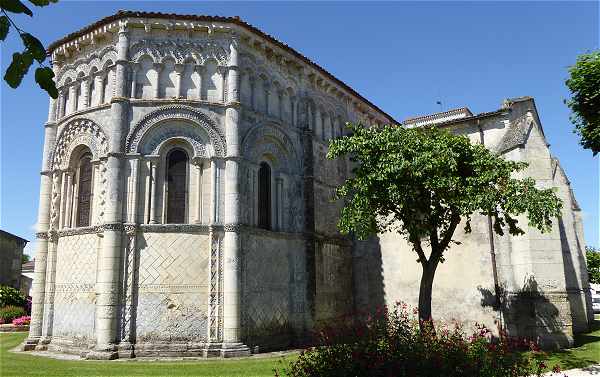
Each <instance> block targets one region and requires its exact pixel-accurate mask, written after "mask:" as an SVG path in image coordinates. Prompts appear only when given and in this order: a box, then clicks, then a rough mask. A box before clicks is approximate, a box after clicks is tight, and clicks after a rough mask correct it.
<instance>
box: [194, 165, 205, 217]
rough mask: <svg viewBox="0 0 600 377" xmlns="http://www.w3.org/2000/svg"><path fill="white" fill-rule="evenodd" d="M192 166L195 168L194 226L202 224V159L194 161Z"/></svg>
mask: <svg viewBox="0 0 600 377" xmlns="http://www.w3.org/2000/svg"><path fill="white" fill-rule="evenodd" d="M193 163H194V165H195V166H196V169H197V170H198V171H197V173H196V174H197V176H196V198H197V199H196V200H197V202H196V221H195V223H196V224H202V178H203V177H202V175H203V173H204V163H203V160H202V159H199V158H197V159H194V161H193Z"/></svg>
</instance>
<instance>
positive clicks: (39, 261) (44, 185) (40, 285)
mask: <svg viewBox="0 0 600 377" xmlns="http://www.w3.org/2000/svg"><path fill="white" fill-rule="evenodd" d="M58 68H60V67H59V66H58V65H55V66H54V70H55V71H56V70H58ZM59 105H60V97H59V99H58V100H54V99H50V106H49V109H48V121H47V122H46V124H45V127H44V151H43V154H42V174H41V177H40V202H39V207H38V217H37V225H36V231H37V233H36V239H37V244H36V254H35V268H34V278H33V283H32V303H31V324H30V326H29V336H28V337H27V339H26V340H25V343H24V344H23V349H24V350H25V351H28V350H31V349H33V348H34V347H35V346H36V344H37V343H38V341H39V340H40V338H41V336H42V325H43V321H44V318H43V317H44V300H45V285H46V261H47V255H48V231H49V230H50V227H51V220H52V219H51V209H54V212H56V206H55V205H54V206H52V202H53V188H54V190H58V189H59V187H60V181H58V180H59V177H60V175H59V173H57V172H54V173H52V172H51V170H50V169H51V168H52V165H51V162H50V161H49V157H50V155H51V154H52V149H53V146H54V143H55V141H56V130H57V126H56V115H57V107H59ZM52 207H54V208H52Z"/></svg>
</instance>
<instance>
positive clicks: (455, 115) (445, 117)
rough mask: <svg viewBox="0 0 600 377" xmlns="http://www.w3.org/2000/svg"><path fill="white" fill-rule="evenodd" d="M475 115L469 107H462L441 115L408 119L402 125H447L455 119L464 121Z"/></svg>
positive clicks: (440, 113)
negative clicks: (446, 123)
mask: <svg viewBox="0 0 600 377" xmlns="http://www.w3.org/2000/svg"><path fill="white" fill-rule="evenodd" d="M472 116H473V113H472V112H471V110H469V108H467V107H461V108H458V109H451V110H448V111H442V112H439V113H433V114H427V115H421V116H417V117H412V118H407V119H405V120H404V121H403V122H402V124H404V125H407V124H416V123H426V124H434V123H438V122H439V123H445V122H447V121H450V120H455V119H464V118H469V117H472Z"/></svg>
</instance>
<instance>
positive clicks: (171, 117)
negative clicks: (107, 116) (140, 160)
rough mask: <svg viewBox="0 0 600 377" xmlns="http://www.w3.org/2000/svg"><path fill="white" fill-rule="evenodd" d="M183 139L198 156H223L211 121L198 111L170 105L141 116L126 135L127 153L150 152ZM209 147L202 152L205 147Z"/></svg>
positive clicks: (222, 139)
mask: <svg viewBox="0 0 600 377" xmlns="http://www.w3.org/2000/svg"><path fill="white" fill-rule="evenodd" d="M175 137H178V138H183V139H185V140H187V141H188V142H190V144H192V146H193V147H194V152H195V153H198V157H201V156H207V155H212V156H216V157H225V155H226V154H227V144H226V142H225V137H224V136H223V134H222V133H221V131H220V130H219V128H217V126H216V125H215V124H214V122H213V121H212V120H211V119H210V118H209V117H208V116H207V115H205V114H204V113H202V112H201V111H200V110H198V109H195V108H193V107H190V106H184V105H170V106H164V107H161V108H159V109H156V110H154V111H152V112H150V113H149V114H147V115H146V116H144V117H143V118H142V119H141V120H140V121H139V122H138V123H137V124H136V125H135V127H133V129H132V130H131V131H130V133H129V134H128V135H127V140H126V142H125V149H126V151H127V152H128V153H154V152H155V151H156V150H157V149H156V148H159V147H160V145H161V143H163V142H164V141H166V140H168V139H171V138H175ZM207 144H208V145H209V146H210V148H209V149H208V150H206V149H205V148H204V146H205V145H207Z"/></svg>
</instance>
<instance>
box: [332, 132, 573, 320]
mask: <svg viewBox="0 0 600 377" xmlns="http://www.w3.org/2000/svg"><path fill="white" fill-rule="evenodd" d="M347 127H349V128H350V129H351V130H352V132H353V133H352V134H351V135H349V136H344V137H341V138H338V139H334V140H332V141H331V143H330V144H329V152H328V154H327V157H328V158H330V159H334V158H337V157H340V156H345V155H348V156H349V157H350V160H351V161H352V162H354V163H356V164H355V167H354V168H353V170H352V173H353V176H352V177H351V178H348V179H347V180H346V181H345V182H344V184H343V185H342V186H340V187H338V188H337V190H336V195H335V198H336V199H344V200H345V205H344V207H343V209H342V211H341V216H340V219H339V222H338V227H339V229H340V231H341V232H342V233H344V234H348V233H350V232H352V233H354V234H355V235H356V236H357V237H358V238H359V239H365V238H368V237H369V236H371V235H373V234H377V233H382V232H391V231H394V232H398V233H399V234H400V235H402V236H403V237H404V238H405V239H406V240H407V241H408V242H409V243H410V244H411V245H412V248H413V249H414V251H415V252H416V254H417V257H418V259H417V262H418V263H420V264H421V267H422V270H423V271H422V276H421V283H420V290H419V319H420V320H421V322H422V323H429V321H430V320H431V291H432V287H433V280H434V277H435V272H436V269H437V268H438V265H439V263H442V262H444V259H445V257H446V251H447V250H448V248H449V247H450V245H451V243H452V242H455V241H454V240H453V235H454V232H455V230H456V228H457V227H458V225H459V224H460V223H461V221H464V228H465V231H466V232H470V231H471V228H470V224H471V218H472V216H473V215H474V214H476V213H480V214H482V215H489V216H491V218H492V219H493V224H494V227H493V228H494V230H495V232H496V233H498V234H500V235H502V234H503V233H504V229H506V228H508V231H509V232H510V233H511V234H513V235H518V234H523V233H524V232H523V230H522V229H521V228H520V227H519V226H518V224H517V219H516V218H515V216H517V215H519V214H523V213H526V214H527V217H528V220H529V225H530V226H533V227H536V228H538V229H540V230H541V231H546V230H549V229H550V227H551V225H552V221H551V219H552V218H553V217H555V216H558V215H559V214H560V209H561V207H562V203H561V201H560V199H559V198H558V197H557V196H556V194H555V193H554V192H553V190H552V189H545V190H542V189H538V188H536V187H535V181H534V180H533V179H531V178H524V179H516V178H514V177H513V173H515V172H518V171H520V170H522V169H524V168H525V167H526V166H527V164H526V163H523V162H515V161H507V160H505V159H503V158H501V157H499V156H497V155H495V154H493V153H492V152H490V151H489V150H488V149H487V148H485V147H484V146H483V145H480V144H471V143H470V142H469V139H468V138H467V137H465V136H456V135H453V134H451V133H449V132H447V131H444V130H441V129H438V128H411V129H407V128H402V127H398V126H393V125H390V126H375V127H371V128H363V127H361V126H360V125H358V126H355V125H351V124H348V125H347Z"/></svg>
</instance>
